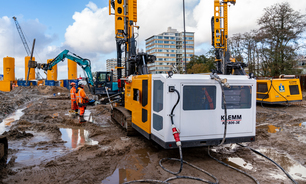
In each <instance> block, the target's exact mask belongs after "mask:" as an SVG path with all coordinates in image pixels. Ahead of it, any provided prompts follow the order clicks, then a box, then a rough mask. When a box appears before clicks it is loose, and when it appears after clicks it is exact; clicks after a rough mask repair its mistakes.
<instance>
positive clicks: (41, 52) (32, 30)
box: [0, 16, 57, 78]
mask: <svg viewBox="0 0 306 184" xmlns="http://www.w3.org/2000/svg"><path fill="white" fill-rule="evenodd" d="M17 21H18V23H19V24H20V27H21V29H22V31H23V33H24V35H25V37H26V39H27V43H28V46H29V48H30V50H31V49H32V42H33V39H34V38H36V44H35V49H34V57H35V58H36V61H38V62H46V61H47V59H48V56H49V53H50V52H51V51H52V50H55V49H54V48H53V49H50V48H52V46H49V47H50V48H48V45H49V44H50V43H51V42H52V41H53V40H55V39H57V36H56V35H46V34H45V31H46V26H45V25H43V24H41V23H40V22H39V21H38V19H35V20H24V19H23V16H18V17H17ZM0 25H1V27H0V48H1V49H0V58H1V62H0V73H2V71H3V58H4V57H6V56H9V57H13V58H15V67H16V68H15V76H16V78H25V71H24V68H25V61H24V57H25V56H26V55H27V53H26V51H25V48H24V46H23V43H22V41H21V39H20V36H19V33H18V31H17V29H16V26H15V23H14V20H13V19H12V18H9V17H7V16H3V17H0ZM53 57H54V56H53Z"/></svg>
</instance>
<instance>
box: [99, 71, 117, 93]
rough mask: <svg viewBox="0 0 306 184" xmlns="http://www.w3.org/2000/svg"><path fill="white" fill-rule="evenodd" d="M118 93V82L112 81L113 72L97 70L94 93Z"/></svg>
mask: <svg viewBox="0 0 306 184" xmlns="http://www.w3.org/2000/svg"><path fill="white" fill-rule="evenodd" d="M106 88H107V90H108V91H107V92H108V94H110V95H112V94H116V93H118V82H114V81H113V72H97V76H96V81H95V94H96V95H106V94H107V93H106Z"/></svg>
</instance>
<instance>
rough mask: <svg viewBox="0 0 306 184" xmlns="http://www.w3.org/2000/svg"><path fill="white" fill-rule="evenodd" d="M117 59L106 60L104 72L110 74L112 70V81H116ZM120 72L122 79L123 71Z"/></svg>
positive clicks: (123, 64)
mask: <svg viewBox="0 0 306 184" xmlns="http://www.w3.org/2000/svg"><path fill="white" fill-rule="evenodd" d="M121 65H122V66H123V67H125V63H124V58H122V64H121ZM116 66H117V59H114V58H113V59H107V60H106V71H108V72H110V71H112V70H113V80H114V81H117V69H116ZM121 71H122V76H123V77H124V69H122V70H121Z"/></svg>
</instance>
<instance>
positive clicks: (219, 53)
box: [211, 0, 246, 75]
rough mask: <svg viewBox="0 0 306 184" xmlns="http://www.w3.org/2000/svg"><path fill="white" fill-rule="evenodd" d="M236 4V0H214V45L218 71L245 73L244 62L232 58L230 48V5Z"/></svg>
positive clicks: (212, 22)
mask: <svg viewBox="0 0 306 184" xmlns="http://www.w3.org/2000/svg"><path fill="white" fill-rule="evenodd" d="M230 4H233V5H235V4H236V0H223V1H221V2H220V0H214V16H213V17H212V19H211V27H212V46H213V47H214V48H215V61H216V63H217V71H216V73H220V74H225V75H229V74H235V75H245V74H246V73H245V71H244V69H243V67H245V66H246V65H245V64H244V63H240V62H236V61H235V59H233V58H230V51H229V49H228V43H227V40H228V6H230Z"/></svg>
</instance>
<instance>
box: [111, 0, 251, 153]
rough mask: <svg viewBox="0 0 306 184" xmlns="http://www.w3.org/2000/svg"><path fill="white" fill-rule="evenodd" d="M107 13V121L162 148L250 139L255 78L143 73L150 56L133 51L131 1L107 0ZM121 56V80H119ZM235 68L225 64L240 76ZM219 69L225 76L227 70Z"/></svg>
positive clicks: (134, 10)
mask: <svg viewBox="0 0 306 184" xmlns="http://www.w3.org/2000/svg"><path fill="white" fill-rule="evenodd" d="M109 14H110V15H114V17H115V33H116V44H117V69H118V72H117V73H118V79H120V80H118V86H119V89H120V97H119V98H118V97H116V98H115V100H114V101H115V102H116V103H117V106H116V107H114V108H113V111H112V118H113V119H114V120H115V121H117V122H118V123H119V124H120V125H121V126H122V127H123V128H124V129H125V130H126V131H127V134H128V135H129V134H133V133H134V132H139V133H140V134H142V135H143V136H144V137H146V138H147V139H149V140H152V141H154V142H156V143H158V144H159V145H160V146H161V147H163V148H165V149H172V148H179V149H181V148H183V147H197V146H209V145H219V144H223V143H224V144H228V143H237V142H251V141H255V132H256V131H255V125H256V96H255V94H256V80H255V79H253V78H250V77H248V76H245V75H219V74H218V73H217V72H215V73H212V74H210V75H198V74H173V73H172V72H171V71H169V72H168V73H167V74H149V73H148V69H147V64H148V63H152V62H154V61H155V56H153V55H149V54H147V53H137V52H136V44H135V43H136V41H135V34H134V29H138V28H139V27H138V26H137V25H136V22H137V0H125V1H123V0H109ZM226 29H227V28H226ZM222 34H224V36H226V37H227V33H222ZM218 35H219V34H218ZM223 44H225V43H223ZM220 46H221V45H220ZM122 48H124V50H123V49H122ZM218 53H220V54H221V56H224V55H226V52H222V50H218ZM122 54H124V55H125V61H124V62H125V68H124V71H125V74H126V75H125V76H126V78H122V76H121V69H122V67H121V58H122ZM221 58H222V57H220V59H221ZM236 65H237V64H235V63H233V64H232V63H227V67H231V68H232V70H234V72H241V71H240V68H237V66H236ZM220 66H221V64H220ZM236 68H237V69H236ZM235 70H237V71H235ZM220 71H223V72H224V73H223V74H228V72H227V71H228V68H225V67H223V69H222V68H221V67H220Z"/></svg>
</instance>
